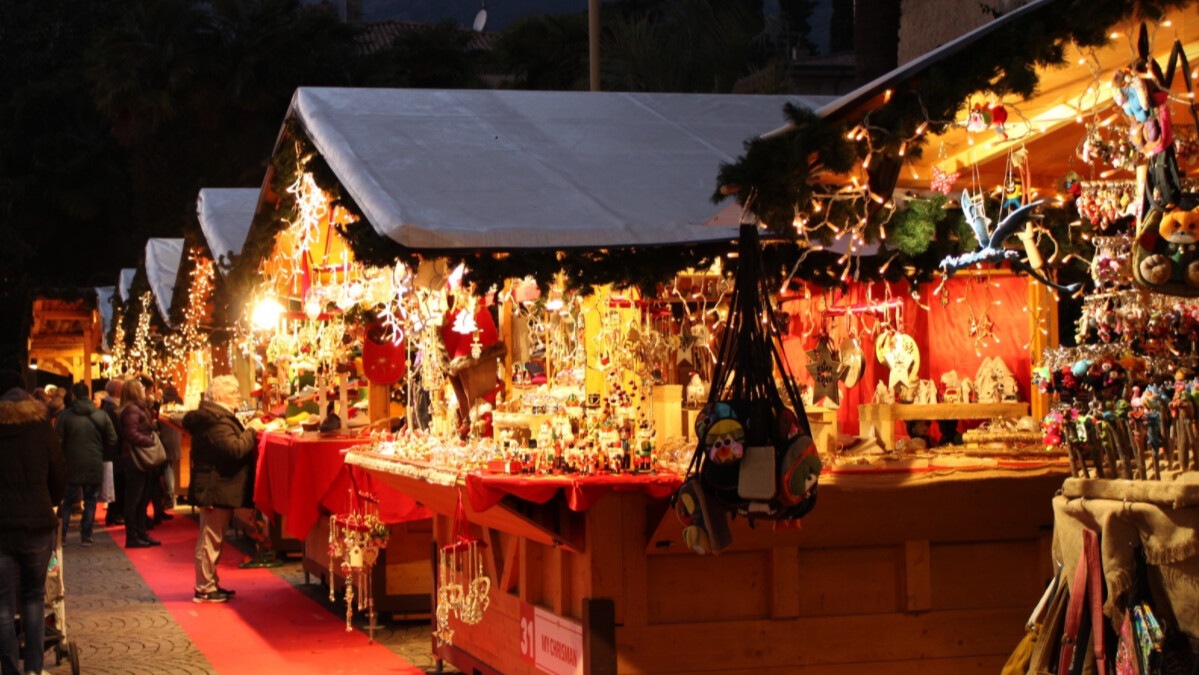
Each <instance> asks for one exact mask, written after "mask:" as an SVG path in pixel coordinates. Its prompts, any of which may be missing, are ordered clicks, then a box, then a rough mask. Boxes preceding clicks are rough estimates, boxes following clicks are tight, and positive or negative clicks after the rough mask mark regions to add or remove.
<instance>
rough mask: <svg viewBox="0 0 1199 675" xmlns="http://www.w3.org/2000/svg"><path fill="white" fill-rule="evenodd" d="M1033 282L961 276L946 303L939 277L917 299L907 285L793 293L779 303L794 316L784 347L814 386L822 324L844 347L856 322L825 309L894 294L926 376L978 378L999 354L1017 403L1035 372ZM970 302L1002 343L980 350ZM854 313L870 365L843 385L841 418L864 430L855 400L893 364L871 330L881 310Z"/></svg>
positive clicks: (864, 397) (850, 429)
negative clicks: (879, 353)
mask: <svg viewBox="0 0 1199 675" xmlns="http://www.w3.org/2000/svg"><path fill="white" fill-rule="evenodd" d="M1029 283H1030V282H1029V280H1028V279H1027V278H1025V277H1020V276H1015V275H991V276H981V277H971V276H962V275H959V276H956V277H954V278H952V279H950V280H949V281H947V282H946V283H945V286H944V288H943V289H942V290H941V293H943V294H947V297H948V298H949V304H948V305H946V306H944V307H942V306H941V302H940V300H939V297H938V296H934V291H936V290H937V287H938V286H939V285H940V282H934V283H926V284H921V285H920V287H919V289H918V293H919V296H920V297H919V299H917V298H914V297H913V296H912V294H911V293H910V291H909V287H908V285H907V284H906V283H899V284H890V285H888V284H886V283H878V284H873V285H867V284H853V285H851V286H850V287H849V288H848V289H846V290H845V291H839V290H838V291H830V292H827V293H826V292H823V291H821V290H819V289H813V290H812V296H811V298H810V299H808V298H805V297H803V295H802V293H800V294H796V293H789V294H788V295H786V296H784V298H783V300H782V301H781V302H780V309H781V310H782V311H784V312H787V313H788V314H790V317H791V320H790V324H789V334H788V335H786V336H784V338H783V350H784V352H785V353H786V355H787V360H788V363H790V364H791V368H792V371H793V373H794V374H795V376H796V379H797V381H799V382H801V383H808V384H811V382H812V378H811V376H810V375H809V374H808V371H807V369H806V368H805V367H804V366H805V365H806V364H807V362H808V359H807V356H806V354H805V352H806V351H807V350H810V349H813V348H814V347H815V346H816V338H817V336H818V334H819V332H820V329H821V326H822V325H826V326H827V328H828V331H829V334H830V335H831V336H832V338H833V341H834V345H835V346H839V345H840V344H841V340H842V339H843V338H845V336H846V335H848V334H849V327H850V325H851V321H850V320H848V319H847V318H845V317H839V318H832V319H830V320H829V321H827V322H824V323H822V322H821V315H822V313H823V308H824V307H826V306H831V307H845V306H861V305H866V304H870V303H882V302H884V301H885V300H886V299H888V298H890V299H892V300H895V301H898V302H900V303H901V305H902V309H901V310H900V311H899V318H898V319H896V318H895V316H896V313H895V311H894V310H892V313H891V317H892V323H893V324H894V323H896V322H898V324H899V326H900V328H901V330H903V332H905V333H907V334H909V335H911V336H912V338H913V339H914V340H915V341H916V344H917V345H918V346H919V348H920V368H919V374H920V378H921V379H931V380H933V381H934V382H935V383H936V384H937V385H938V386H940V385H941V375H943V374H944V373H946V372H948V371H950V370H956V371H957V373H958V375H959V376H960V377H963V378H967V377H968V378H970V379H971V380H973V379H974V376H975V373H976V372H977V371H978V367H979V366H980V365H981V364H982V361H983V359H984V358H987V357H994V356H998V357H1000V358H1001V359H1003V361H1004V363H1006V364H1007V367H1008V368H1009V369H1011V371H1012V373H1013V374H1014V375H1015V378H1016V382H1017V384H1018V386H1019V390H1020V400H1022V401H1027V400H1028V397H1029V391H1030V381H1031V375H1032V365H1031V356H1030V353H1029V343H1030V340H1031V336H1030V333H1029V330H1030V325H1029V316H1028V314H1027V312H1026V311H1025V310H1026V308H1027V306H1028V284H1029ZM984 284H985V285H986V286H984ZM888 291H889V293H888ZM988 292H989V294H990V296H989V301H990V304H989V305H988V296H987V293H988ZM970 307H973V308H974V315H975V318H976V319H981V318H982V316H983V311H984V309H986V310H987V315H988V316H989V317H990V318H991V320H992V321H993V322H994V332H995V335H996V336H997V337H998V338H999V339H998V341H996V340H993V339H992V340H989V341H988V345H987V346H986V347H985V348H982V347H981V346H980V347H979V348H978V349H977V350H976V344H975V341H974V338H973V336H971V335H970V334H969V330H970ZM857 316H858V317H859V319H855V320H854V321H853V323H856V325H857V327H858V329H859V332H860V335H859V340H860V342H861V345H862V351H863V353H864V354H865V362H864V367H863V372H862V380H861V381H860V382H859V383H858V384H857V385H856V386H854V387H852V388H849V387H846V386H845V385H844V384H841V385H840V390H841V406H840V409H839V411H838V414H837V419H838V421H839V422H840V426H841V433H843V434H858V433H860V432H861V430H860V429H859V425H858V405H860V404H863V403H870V402H871V400H872V399H873V397H874V388H875V385H876V384H877V383H878V382H879V381H880V380H882V381H883V382H886V381H887V377H888V375H889V373H890V369H889V368H887V366H886V365H885V364H881V363H879V362H878V361H877V359H876V358H875V354H874V330H875V328H876V327H877V326H878V325H879V321H880V319H881V315H874V314H858V315H857ZM817 403H818V404H819V401H818V402H817ZM896 425H897V426H896V433H897V434H898V435H899V436H900V437H906V436H907V433H906V430H905V429H904V428H903V423H902V422H897V423H896Z"/></svg>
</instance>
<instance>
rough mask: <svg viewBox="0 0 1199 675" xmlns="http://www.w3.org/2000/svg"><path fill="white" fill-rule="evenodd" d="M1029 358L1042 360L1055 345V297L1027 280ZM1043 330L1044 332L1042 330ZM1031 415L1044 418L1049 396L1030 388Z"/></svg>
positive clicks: (1047, 410) (1034, 363)
mask: <svg viewBox="0 0 1199 675" xmlns="http://www.w3.org/2000/svg"><path fill="white" fill-rule="evenodd" d="M1028 322H1029V324H1028V335H1029V348H1028V352H1029V358H1030V360H1031V362H1032V363H1033V365H1036V364H1038V363H1041V362H1042V361H1043V360H1044V353H1045V350H1046V349H1049V348H1053V347H1057V346H1058V343H1059V340H1058V335H1057V331H1058V323H1057V299H1056V297H1055V296H1054V295H1053V294H1052V293H1051V292H1050V291H1049V289H1048V288H1046V287H1045V286H1044V284H1040V283H1037V282H1034V281H1033V280H1031V279H1030V280H1029V282H1028ZM1042 331H1044V332H1042ZM1030 400H1031V401H1032V416H1033V417H1034V418H1036V419H1044V417H1045V416H1046V415H1048V414H1049V397H1048V396H1047V395H1046V394H1042V393H1041V392H1040V391H1038V390H1037V388H1036V387H1035V386H1034V387H1032V388H1031V393H1030Z"/></svg>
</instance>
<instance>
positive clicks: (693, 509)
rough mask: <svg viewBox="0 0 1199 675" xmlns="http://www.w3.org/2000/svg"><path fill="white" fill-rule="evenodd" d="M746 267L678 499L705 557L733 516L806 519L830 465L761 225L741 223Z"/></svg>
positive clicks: (691, 538) (721, 543)
mask: <svg viewBox="0 0 1199 675" xmlns="http://www.w3.org/2000/svg"><path fill="white" fill-rule="evenodd" d="M738 261H739V267H738V270H737V280H736V283H735V284H734V287H733V294H732V298H731V300H730V302H729V314H728V324H727V327H726V329H725V331H724V335H723V338H722V340H721V344H720V350H719V352H718V353H719V357H718V360H717V364H716V371H715V373H714V374H713V377H712V385H711V387H710V388H709V390H708V401H707V404H706V405H705V406H704V407H703V409H702V410H701V411H700V414H699V415H698V416H697V418H696V423H695V432H696V447H695V454H694V455H693V457H692V460H691V465H690V467H689V469H688V477H687V479H686V481H685V482H684V484H683V486H682V488H680V491H679V496H678V498H676V502H675V506H676V511H677V512H678V515H679V517H680V518H681V519H682V520H683V522H684V525H685V526H686V529H685V531H684V540H685V541H686V543H687V544H688V546H690V547H691V548H693V549H694V550H696V551H697V552H699V553H706V552H711V553H719V552H720V551H721V550H722V549H723V548H724V547H725V546H727V545H728V543H729V541H730V538H729V536H728V523H727V522H725V518H726V517H727V515H726V514H731V515H742V516H745V517H748V518H750V519H751V520H759V519H762V520H776V521H777V520H783V521H794V520H797V519H799V518H801V517H802V516H804V515H805V514H807V513H808V512H809V511H811V510H812V508H813V507H814V506H815V505H816V488H817V481H818V478H819V476H820V471H821V468H822V465H821V462H820V456H819V454H817V452H816V444H815V443H814V442H813V440H812V432H811V429H810V427H809V426H808V419H807V415H806V414H805V413H804V409H803V402H802V400H801V399H800V396H799V389H798V387H797V386H796V385H795V379H794V376H793V375H792V373H791V368H790V365H789V364H788V363H787V360H786V358H785V356H784V352H783V348H782V342H781V339H780V335H779V329H778V322H777V320H776V317H775V310H774V305H773V303H772V301H771V293H772V286H771V285H770V284H768V283H767V279H766V276H765V274H764V273H763V267H762V256H761V244H760V242H759V239H758V229H757V227H756V226H754V225H742V226H741V238H740V243H739V256H738ZM784 395H785V398H784ZM695 542H700V543H701V545H700V546H696V545H695Z"/></svg>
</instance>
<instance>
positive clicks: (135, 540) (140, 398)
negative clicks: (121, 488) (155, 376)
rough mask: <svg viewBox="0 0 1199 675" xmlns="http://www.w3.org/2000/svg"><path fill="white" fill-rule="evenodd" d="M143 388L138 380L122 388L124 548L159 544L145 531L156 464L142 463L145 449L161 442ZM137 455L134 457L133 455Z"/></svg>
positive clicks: (150, 448) (151, 448)
mask: <svg viewBox="0 0 1199 675" xmlns="http://www.w3.org/2000/svg"><path fill="white" fill-rule="evenodd" d="M146 407H147V402H146V389H145V386H144V385H143V384H142V383H141V382H140V381H139V380H137V379H132V380H129V381H128V382H126V383H125V386H124V387H123V388H122V389H121V408H120V411H119V412H118V416H119V418H120V420H121V460H120V461H121V464H122V465H123V467H124V471H125V548H147V547H149V546H160V545H161V544H162V542H160V541H157V540H155V539H151V538H150V535H149V534H147V532H146V507H147V506H148V505H149V503H150V478H151V476H152V475H153V474H154V471H155V469H156V468H157V467H156V466H143V464H145V462H144V460H140V459H139V457H142V456H145V454H146V453H147V451H152V450H153V449H154V447H155V445H157V446H158V447H161V445H162V443H161V441H159V440H158V438H157V435H156V434H155V433H154V423H153V422H152V421H151V420H150V415H149V413H148V412H147V409H146ZM135 455H136V456H135ZM164 456H165V455H164Z"/></svg>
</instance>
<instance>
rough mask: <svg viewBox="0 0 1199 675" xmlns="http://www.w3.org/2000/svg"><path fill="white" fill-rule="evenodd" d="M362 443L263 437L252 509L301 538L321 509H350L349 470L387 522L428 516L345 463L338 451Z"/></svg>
mask: <svg viewBox="0 0 1199 675" xmlns="http://www.w3.org/2000/svg"><path fill="white" fill-rule="evenodd" d="M369 442H370V441H369V439H363V438H331V439H324V438H320V439H318V438H304V437H298V436H293V435H290V434H276V433H264V434H262V435H261V436H260V438H259V444H258V471H257V473H256V474H255V477H254V505H255V506H257V507H258V510H259V511H262V513H263V514H264V515H266V517H267V518H271V519H273V518H274V517H275V516H276V515H279V516H283V517H284V519H285V520H284V521H283V528H284V529H285V530H287V532H288V533H289V534H291V535H292V536H294V537H298V538H300V539H304V538H305V537H307V536H308V530H309V529H311V528H312V526H313V524H314V523H316V519H317V518H319V517H320V507H324V508H325V509H326V510H327V511H329V512H330V513H347V512H348V511H349V510H350V486H351V485H352V483H351V478H350V477H351V471H353V481H354V483H356V484H357V486H358V489H359V490H360V491H368V492H373V493H374V494H376V495H378V497H379V517H380V518H382V519H383V521H384V522H386V523H402V522H406V521H409V520H419V519H421V518H430V517H432V512H431V511H429V509H427V508H425V507H423V506H420V505H418V504H417V503H416V502H415V501H414V500H413V499H412V498H411V497H408V496H407V495H405V494H403V493H401V492H397V491H396V490H395V488H392V487H390V486H388V485H387V484H385V483H383V482H382V481H379V480H377V479H375V478H374V477H372V476H371V475H370V474H369V473H367V472H366V471H363V470H361V469H358V468H357V467H351V466H348V465H347V464H346V463H345V455H344V454H343V451H344V450H345V449H346V448H351V447H353V446H355V445H363V444H366V443H369Z"/></svg>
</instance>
